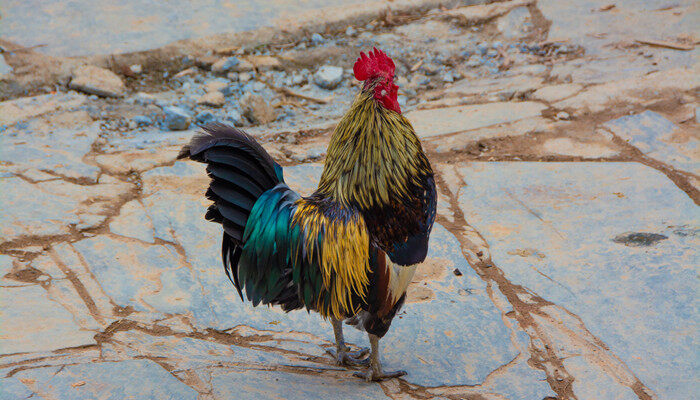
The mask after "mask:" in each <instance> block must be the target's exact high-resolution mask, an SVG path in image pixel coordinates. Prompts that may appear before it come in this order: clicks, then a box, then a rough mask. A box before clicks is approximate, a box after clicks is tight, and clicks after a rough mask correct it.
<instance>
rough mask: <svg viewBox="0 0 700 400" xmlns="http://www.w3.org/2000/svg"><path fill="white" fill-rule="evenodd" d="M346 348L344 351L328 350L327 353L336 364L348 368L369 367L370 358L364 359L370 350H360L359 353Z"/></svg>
mask: <svg viewBox="0 0 700 400" xmlns="http://www.w3.org/2000/svg"><path fill="white" fill-rule="evenodd" d="M349 350H350V349H349V348H348V347H347V346H345V348H344V349H342V350H340V351H338V350H336V349H332V348H330V349H326V353H328V354H330V355H331V357H333V359H335V362H336V364H338V365H344V366H346V367H357V366H368V365H369V358H364V357H365V356H366V355H367V354H369V349H366V348H365V349H360V350H359V351H349Z"/></svg>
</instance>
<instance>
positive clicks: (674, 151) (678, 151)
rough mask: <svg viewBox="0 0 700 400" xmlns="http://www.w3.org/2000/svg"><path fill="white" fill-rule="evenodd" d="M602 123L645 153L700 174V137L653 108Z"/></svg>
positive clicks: (678, 167) (676, 166)
mask: <svg viewBox="0 0 700 400" xmlns="http://www.w3.org/2000/svg"><path fill="white" fill-rule="evenodd" d="M603 126H604V127H605V128H607V129H609V130H610V131H611V132H613V133H614V134H616V135H617V136H619V137H621V138H622V139H623V140H625V141H627V142H628V143H629V144H631V145H632V146H634V147H636V148H638V149H639V150H641V151H642V153H644V154H646V155H647V156H649V157H651V158H654V159H656V160H659V161H661V162H663V163H666V164H668V165H670V166H672V167H674V168H677V169H681V170H684V171H688V172H693V173H695V174H700V146H699V145H698V144H699V142H700V138H699V137H698V135H697V134H695V135H691V134H690V133H687V132H684V131H683V130H682V129H681V128H680V127H679V126H678V125H676V124H674V123H673V122H671V121H669V120H667V119H666V118H664V117H663V116H662V115H660V114H658V113H655V112H653V111H649V110H647V111H644V112H642V113H640V114H635V115H628V116H625V117H622V118H618V119H616V120H613V121H608V122H606V123H605V124H603Z"/></svg>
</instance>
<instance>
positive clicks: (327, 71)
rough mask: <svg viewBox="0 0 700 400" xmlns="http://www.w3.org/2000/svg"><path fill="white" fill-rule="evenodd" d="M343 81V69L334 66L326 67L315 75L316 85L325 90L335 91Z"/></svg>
mask: <svg viewBox="0 0 700 400" xmlns="http://www.w3.org/2000/svg"><path fill="white" fill-rule="evenodd" d="M342 80H343V69H342V68H340V67H335V66H332V65H324V66H322V67H321V68H319V69H318V70H317V71H316V73H315V74H314V83H315V84H316V85H317V86H319V87H321V88H324V89H328V90H333V89H335V88H336V87H338V85H339V84H340V82H341V81H342Z"/></svg>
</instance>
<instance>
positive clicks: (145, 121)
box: [131, 115, 153, 126]
mask: <svg viewBox="0 0 700 400" xmlns="http://www.w3.org/2000/svg"><path fill="white" fill-rule="evenodd" d="M131 120H132V121H133V122H135V123H136V125H137V126H148V125H152V124H153V120H152V119H151V118H150V117H147V116H145V115H137V116H135V117H134V118H132V119H131Z"/></svg>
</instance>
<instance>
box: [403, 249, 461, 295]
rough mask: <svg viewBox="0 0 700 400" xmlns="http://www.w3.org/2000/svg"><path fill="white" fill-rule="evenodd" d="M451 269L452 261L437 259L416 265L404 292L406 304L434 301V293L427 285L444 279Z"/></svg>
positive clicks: (430, 259) (429, 259)
mask: <svg viewBox="0 0 700 400" xmlns="http://www.w3.org/2000/svg"><path fill="white" fill-rule="evenodd" d="M452 267H454V263H453V262H452V261H450V260H447V259H445V258H439V257H436V258H428V259H426V260H425V262H423V263H422V264H420V265H418V267H417V268H416V273H415V274H414V275H413V280H411V283H410V284H409V285H408V289H407V290H406V303H422V302H427V301H432V300H433V299H435V292H434V291H433V290H432V289H431V288H430V287H428V283H429V282H432V281H440V280H442V279H444V278H445V276H447V273H448V272H449V271H451V270H452Z"/></svg>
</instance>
